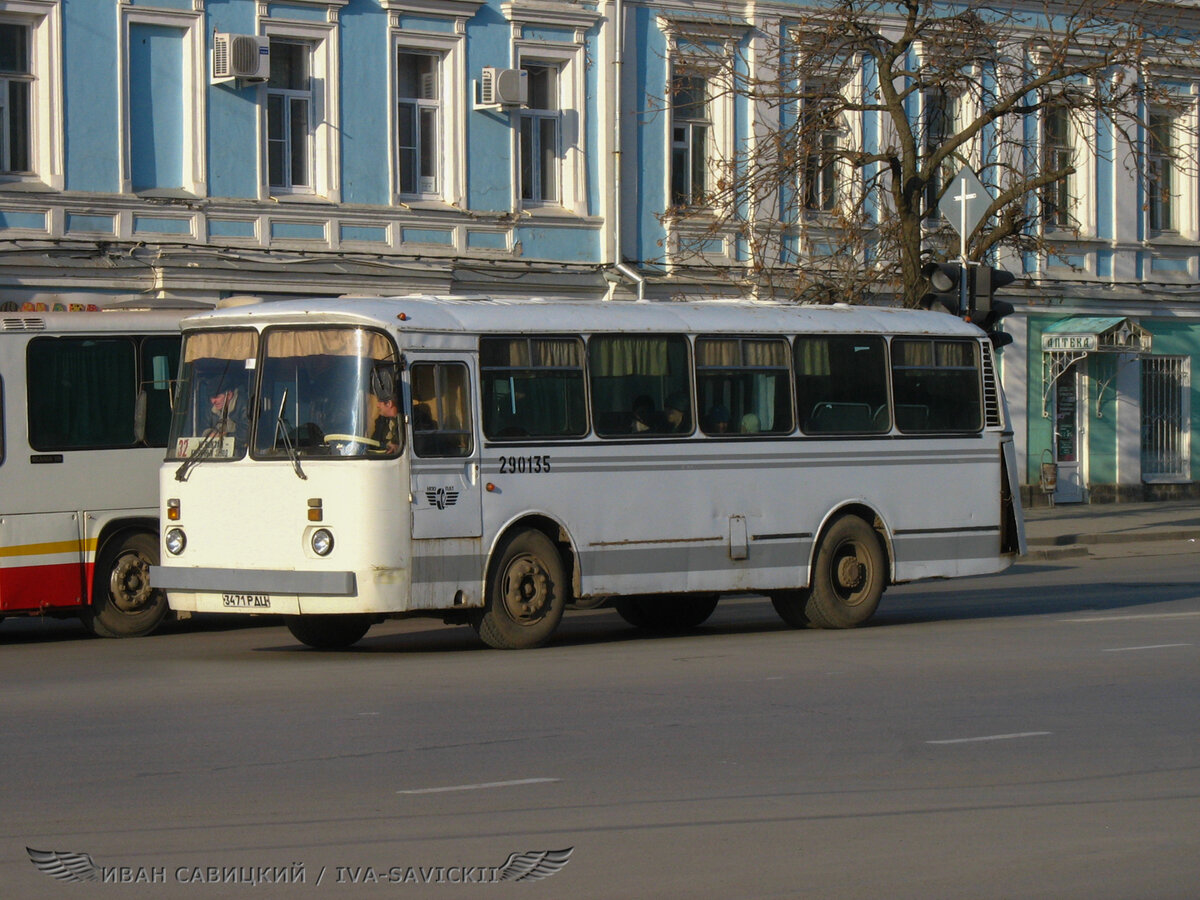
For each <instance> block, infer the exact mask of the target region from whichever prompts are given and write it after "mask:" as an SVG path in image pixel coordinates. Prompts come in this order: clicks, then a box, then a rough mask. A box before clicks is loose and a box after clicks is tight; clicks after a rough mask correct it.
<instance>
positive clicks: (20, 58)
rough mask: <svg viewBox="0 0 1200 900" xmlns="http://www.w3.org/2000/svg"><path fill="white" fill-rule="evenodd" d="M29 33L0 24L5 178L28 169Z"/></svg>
mask: <svg viewBox="0 0 1200 900" xmlns="http://www.w3.org/2000/svg"><path fill="white" fill-rule="evenodd" d="M30 31H31V29H30V28H29V26H27V25H18V24H15V23H12V22H0V171H2V172H4V173H6V174H21V173H26V172H29V171H30V169H31V162H30V141H31V131H32V122H31V119H30V103H29V100H30V93H31V91H32V87H33V70H32V68H31V66H30V61H29V59H30V52H29V49H30V38H31V35H30Z"/></svg>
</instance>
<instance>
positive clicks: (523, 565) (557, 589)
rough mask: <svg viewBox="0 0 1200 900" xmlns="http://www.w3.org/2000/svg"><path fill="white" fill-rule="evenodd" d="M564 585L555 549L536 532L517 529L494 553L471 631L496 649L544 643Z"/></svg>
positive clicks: (557, 613) (564, 596)
mask: <svg viewBox="0 0 1200 900" xmlns="http://www.w3.org/2000/svg"><path fill="white" fill-rule="evenodd" d="M566 588H567V585H566V571H565V570H564V568H563V563H562V557H561V556H560V555H559V552H558V548H557V547H555V546H554V544H553V542H552V541H551V540H550V539H549V538H548V537H546V535H544V534H542V533H541V532H540V531H533V530H528V531H519V532H517V533H516V534H514V535H512V536H511V537H509V538H508V539H507V540H506V541H505V542H504V543H503V544H502V545H501V546H500V548H499V549H498V550H497V552H496V556H495V561H494V563H493V564H492V571H491V575H490V577H489V578H488V585H487V599H486V602H485V606H484V609H483V612H482V613H481V614H480V615H479V616H478V617H477V618H476V619H475V622H474V625H475V631H476V632H477V633H478V634H479V637H480V638H482V639H483V642H484V643H485V644H487V645H488V646H489V647H494V648H496V649H497V650H524V649H527V648H530V647H537V646H539V645H540V644H544V643H545V642H546V641H547V640H549V638H550V635H552V634H553V633H554V629H556V628H557V627H558V623H559V622H560V621H562V615H563V609H564V608H565V606H566V600H567V589H566Z"/></svg>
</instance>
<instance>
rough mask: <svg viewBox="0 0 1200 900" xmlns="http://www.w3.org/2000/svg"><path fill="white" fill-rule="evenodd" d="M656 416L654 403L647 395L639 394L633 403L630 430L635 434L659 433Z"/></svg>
mask: <svg viewBox="0 0 1200 900" xmlns="http://www.w3.org/2000/svg"><path fill="white" fill-rule="evenodd" d="M655 420H656V416H655V415H654V401H653V400H651V399H650V398H649V396H647V395H646V394H639V395H638V397H637V399H636V400H634V401H633V420H632V422H631V423H630V427H629V430H630V431H631V432H633V433H634V434H646V433H648V432H651V431H658V430H659V429H657V428H656V427H655V426H656V424H657V422H656V421H655Z"/></svg>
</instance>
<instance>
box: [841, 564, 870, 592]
mask: <svg viewBox="0 0 1200 900" xmlns="http://www.w3.org/2000/svg"><path fill="white" fill-rule="evenodd" d="M866 573H867V568H866V566H864V565H863V564H862V563H860V562H859V561H858V557H856V556H844V557H842V559H841V561H840V562H839V563H838V568H837V580H838V584H840V585H841V586H842V587H844V588H846V589H847V590H851V591H853V590H857V589H858V588H860V587H862V586H863V582H864V581H866Z"/></svg>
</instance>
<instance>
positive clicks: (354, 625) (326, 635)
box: [287, 614, 373, 650]
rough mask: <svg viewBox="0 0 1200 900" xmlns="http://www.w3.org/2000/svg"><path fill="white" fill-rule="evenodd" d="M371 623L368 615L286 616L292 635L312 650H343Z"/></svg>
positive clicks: (360, 637)
mask: <svg viewBox="0 0 1200 900" xmlns="http://www.w3.org/2000/svg"><path fill="white" fill-rule="evenodd" d="M372 624H373V620H372V619H371V617H370V616H352V615H346V616H339V615H334V614H330V615H312V616H288V617H287V627H288V631H290V632H291V633H292V637H294V638H295V639H296V640H298V641H299V642H300V643H302V644H305V645H307V646H309V647H312V648H313V649H314V650H345V649H346V648H347V647H349V646H351V645H352V644H356V643H358V642H359V641H360V640H361V639H362V637H363V635H365V634H366V633H367V630H368V629H369V628H370V627H371V625H372Z"/></svg>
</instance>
